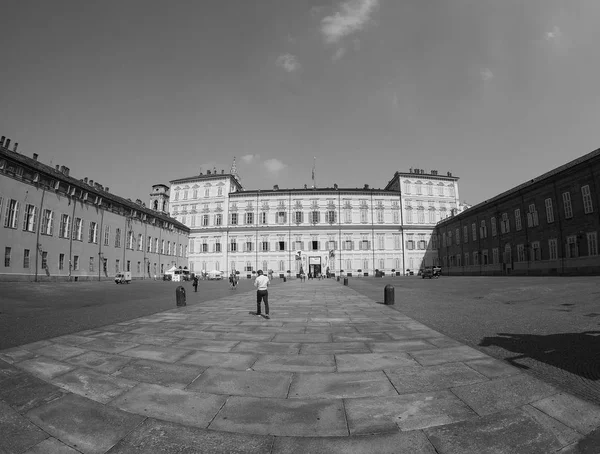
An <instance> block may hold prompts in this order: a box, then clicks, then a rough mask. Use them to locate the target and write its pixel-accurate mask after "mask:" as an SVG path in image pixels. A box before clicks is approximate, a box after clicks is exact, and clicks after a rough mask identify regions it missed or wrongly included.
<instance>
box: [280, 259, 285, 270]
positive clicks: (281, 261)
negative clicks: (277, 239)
mask: <svg viewBox="0 0 600 454" xmlns="http://www.w3.org/2000/svg"><path fill="white" fill-rule="evenodd" d="M284 270H285V263H284V262H283V260H280V261H279V271H284Z"/></svg>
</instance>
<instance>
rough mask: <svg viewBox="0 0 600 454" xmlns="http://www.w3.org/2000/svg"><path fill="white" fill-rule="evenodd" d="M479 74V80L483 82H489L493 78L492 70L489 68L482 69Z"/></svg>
mask: <svg viewBox="0 0 600 454" xmlns="http://www.w3.org/2000/svg"><path fill="white" fill-rule="evenodd" d="M479 74H481V78H482V79H483V80H490V79H492V78H493V77H494V73H493V72H492V70H491V69H490V68H484V69H482V70H481V71H480V73H479Z"/></svg>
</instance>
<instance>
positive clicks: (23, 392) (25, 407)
mask: <svg viewBox="0 0 600 454" xmlns="http://www.w3.org/2000/svg"><path fill="white" fill-rule="evenodd" d="M64 393H65V392H64V391H63V390H61V389H60V388H58V387H56V386H54V385H51V384H50V383H47V382H45V381H44V380H41V379H39V378H37V377H35V376H33V375H31V374H29V373H27V372H21V374H20V375H15V376H13V377H11V378H10V379H8V380H6V381H4V382H3V383H2V387H0V399H3V400H4V401H5V402H6V403H7V404H9V405H10V406H12V407H13V408H14V409H15V410H17V411H18V412H20V413H25V412H27V411H29V410H31V409H32V408H35V407H37V406H39V405H42V404H44V403H46V402H50V401H53V400H54V399H58V398H59V397H61V396H62V395H63V394H64Z"/></svg>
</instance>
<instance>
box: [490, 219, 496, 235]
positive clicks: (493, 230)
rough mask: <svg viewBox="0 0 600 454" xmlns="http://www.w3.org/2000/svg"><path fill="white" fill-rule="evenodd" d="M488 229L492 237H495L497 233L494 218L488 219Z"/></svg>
mask: <svg viewBox="0 0 600 454" xmlns="http://www.w3.org/2000/svg"><path fill="white" fill-rule="evenodd" d="M490 229H491V230H492V236H496V235H497V234H498V232H497V231H496V218H494V217H493V218H491V219H490Z"/></svg>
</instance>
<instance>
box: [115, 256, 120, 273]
mask: <svg viewBox="0 0 600 454" xmlns="http://www.w3.org/2000/svg"><path fill="white" fill-rule="evenodd" d="M115 272H116V273H119V272H121V261H120V260H119V259H117V260H116V261H115Z"/></svg>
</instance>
